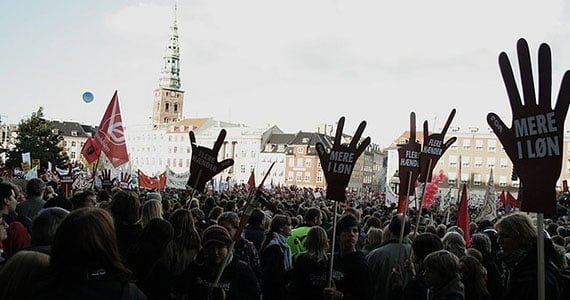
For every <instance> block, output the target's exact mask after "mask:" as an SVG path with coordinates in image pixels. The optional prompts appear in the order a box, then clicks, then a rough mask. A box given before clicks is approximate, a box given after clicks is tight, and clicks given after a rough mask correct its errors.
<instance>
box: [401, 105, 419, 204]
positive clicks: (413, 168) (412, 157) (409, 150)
mask: <svg viewBox="0 0 570 300" xmlns="http://www.w3.org/2000/svg"><path fill="white" fill-rule="evenodd" d="M398 146H399V147H398V159H399V169H398V173H399V178H400V191H399V195H400V196H412V195H414V194H415V188H414V184H415V183H416V179H417V178H418V175H419V174H420V151H421V148H422V145H420V144H419V143H418V142H416V114H415V113H414V112H412V113H411V114H410V139H409V140H408V143H406V144H403V145H398Z"/></svg>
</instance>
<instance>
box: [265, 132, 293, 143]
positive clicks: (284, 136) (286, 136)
mask: <svg viewBox="0 0 570 300" xmlns="http://www.w3.org/2000/svg"><path fill="white" fill-rule="evenodd" d="M294 137H295V134H293V133H274V134H272V135H271V137H269V140H268V141H267V143H268V144H275V145H282V144H285V145H289V143H290V142H291V141H292V140H293V138H294Z"/></svg>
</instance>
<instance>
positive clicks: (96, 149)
mask: <svg viewBox="0 0 570 300" xmlns="http://www.w3.org/2000/svg"><path fill="white" fill-rule="evenodd" d="M100 153H101V146H100V145H99V143H97V140H95V139H94V138H88V139H87V141H86V142H85V145H83V149H82V150H81V155H83V157H85V160H86V161H87V163H88V164H92V163H93V162H94V161H96V160H97V158H98V157H99V154H100Z"/></svg>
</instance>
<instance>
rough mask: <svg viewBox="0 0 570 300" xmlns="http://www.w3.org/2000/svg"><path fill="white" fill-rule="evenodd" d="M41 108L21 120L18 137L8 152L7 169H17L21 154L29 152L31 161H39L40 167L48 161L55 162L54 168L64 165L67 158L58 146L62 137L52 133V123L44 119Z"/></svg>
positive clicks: (67, 160)
mask: <svg viewBox="0 0 570 300" xmlns="http://www.w3.org/2000/svg"><path fill="white" fill-rule="evenodd" d="M43 110H44V109H43V107H40V108H39V109H38V111H37V112H33V113H32V116H31V117H29V118H27V119H23V120H22V121H20V123H19V124H18V128H17V129H16V131H17V134H18V137H17V140H16V142H15V143H14V144H15V147H14V149H13V150H11V151H8V160H7V161H6V166H7V167H19V166H20V165H21V164H22V153H26V152H30V154H31V157H32V159H39V160H40V163H41V166H42V167H47V163H48V161H52V162H53V161H55V163H56V166H57V165H59V166H62V165H66V164H67V163H68V162H69V157H68V156H67V153H65V152H64V151H63V149H62V147H61V146H59V144H60V143H61V141H63V137H62V136H61V135H59V134H58V133H54V131H53V128H54V126H53V122H52V121H49V120H46V119H44V112H43Z"/></svg>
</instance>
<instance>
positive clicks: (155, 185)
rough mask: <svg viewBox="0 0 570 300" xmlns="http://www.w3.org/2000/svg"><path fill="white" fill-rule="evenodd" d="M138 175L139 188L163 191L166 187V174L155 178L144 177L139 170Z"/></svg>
mask: <svg viewBox="0 0 570 300" xmlns="http://www.w3.org/2000/svg"><path fill="white" fill-rule="evenodd" d="M138 174H139V187H141V188H145V189H163V188H165V187H166V172H163V173H162V174H160V175H158V176H156V177H149V176H147V175H145V174H144V173H143V172H142V171H141V170H138Z"/></svg>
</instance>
